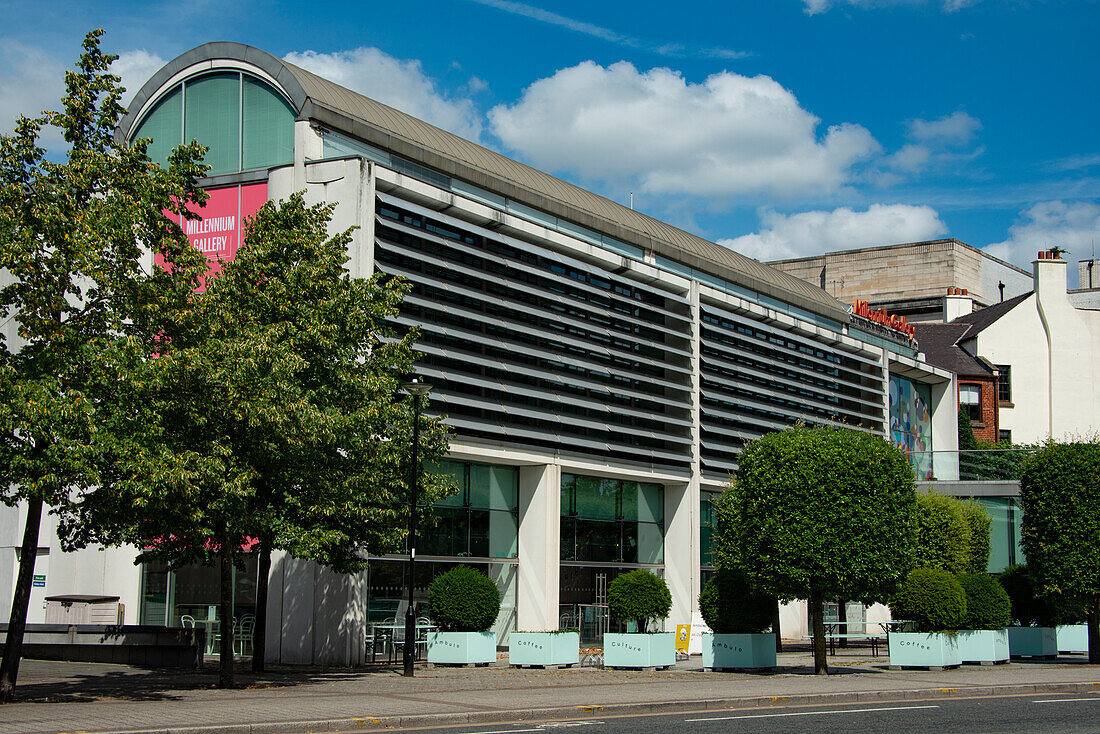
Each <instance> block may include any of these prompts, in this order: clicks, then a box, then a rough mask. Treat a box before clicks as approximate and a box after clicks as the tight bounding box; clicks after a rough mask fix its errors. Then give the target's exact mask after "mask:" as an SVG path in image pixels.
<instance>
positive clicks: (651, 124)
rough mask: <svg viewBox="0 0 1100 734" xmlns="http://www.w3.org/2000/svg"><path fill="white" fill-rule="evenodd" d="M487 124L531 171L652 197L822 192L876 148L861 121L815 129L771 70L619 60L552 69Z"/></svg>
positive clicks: (499, 108) (842, 179)
mask: <svg viewBox="0 0 1100 734" xmlns="http://www.w3.org/2000/svg"><path fill="white" fill-rule="evenodd" d="M489 120H490V126H491V130H492V132H493V133H494V134H495V135H497V137H499V138H500V139H501V141H503V143H504V144H505V145H506V146H508V147H509V148H511V149H512V150H514V151H516V152H517V153H519V154H520V155H521V156H522V157H523V158H525V159H526V160H527V161H529V162H530V163H532V164H533V165H535V166H536V167H539V168H544V169H548V170H554V171H573V172H576V173H577V174H579V175H580V176H581V177H583V178H587V179H596V180H604V181H608V180H617V181H620V182H631V183H632V185H635V184H636V185H637V186H638V187H639V190H642V191H647V192H653V193H672V192H677V193H687V194H694V195H704V196H722V195H733V194H747V193H769V194H775V195H782V196H790V195H795V194H806V193H810V194H820V193H825V192H830V191H833V190H835V189H837V188H838V187H840V186H842V185H843V184H844V183H846V182H847V181H848V180H849V179H850V178H851V177H852V172H851V168H852V166H853V165H854V164H856V163H857V162H858V161H860V160H862V159H864V158H866V157H868V156H870V155H872V154H874V153H876V152H877V151H878V150H879V145H878V143H877V142H876V141H875V140H874V138H873V137H872V136H871V134H870V133H869V132H868V131H867V130H866V129H865V128H863V127H862V126H860V125H855V124H848V123H845V124H841V125H835V126H832V127H829V128H828V130H827V131H826V132H825V134H824V135H819V134H818V130H817V128H818V123H819V122H820V121H819V120H818V118H817V117H815V116H814V115H812V114H811V113H810V112H808V111H806V110H804V109H803V108H802V107H801V105H800V104H799V102H798V100H797V99H796V98H795V96H794V95H793V94H792V93H791V92H790V91H789V90H787V89H784V88H783V87H782V86H781V85H780V84H778V83H777V82H776V81H775V80H773V79H771V78H770V77H767V76H756V77H746V76H741V75H739V74H734V73H731V72H722V73H719V74H714V75H712V76H710V77H707V79H706V80H705V81H704V82H702V83H701V84H693V83H688V82H686V81H685V80H684V78H683V76H681V74H680V73H679V72H676V71H673V70H671V69H667V68H657V69H652V70H650V71H647V72H640V71H638V70H637V69H636V68H635V67H634V66H633V65H632V64H630V63H627V62H625V61H620V62H619V63H617V64H613V65H611V66H609V67H603V66H600V65H599V64H596V63H595V62H592V61H586V62H583V63H581V64H578V65H577V66H573V67H570V68H567V69H562V70H560V71H558V72H557V73H555V74H554V75H553V76H551V77H548V78H545V79H540V80H538V81H536V82H535V83H533V84H532V85H531V86H529V87H528V88H527V89H525V90H524V92H523V96H522V97H521V98H520V99H519V100H518V101H517V102H515V103H514V104H512V105H511V106H506V105H500V106H497V107H495V108H493V109H492V110H490V112H489Z"/></svg>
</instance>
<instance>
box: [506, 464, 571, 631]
mask: <svg viewBox="0 0 1100 734" xmlns="http://www.w3.org/2000/svg"><path fill="white" fill-rule="evenodd" d="M560 548H561V467H560V466H559V465H557V464H541V465H537V466H521V467H520V469H519V583H518V586H519V589H518V598H517V599H516V627H517V629H519V630H521V631H531V632H542V631H551V630H556V629H557V628H558V598H559V590H560V586H559V584H560V581H559V578H560V570H561V560H560V559H561V550H560Z"/></svg>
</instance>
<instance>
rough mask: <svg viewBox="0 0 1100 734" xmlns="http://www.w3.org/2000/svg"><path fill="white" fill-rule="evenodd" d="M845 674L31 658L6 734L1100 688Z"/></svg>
mask: <svg viewBox="0 0 1100 734" xmlns="http://www.w3.org/2000/svg"><path fill="white" fill-rule="evenodd" d="M837 652H838V654H837V655H836V656H834V657H831V658H830V664H831V665H832V666H833V674H832V675H830V676H828V677H827V678H823V677H818V676H814V675H813V674H812V672H813V669H812V665H811V658H810V655H809V654H808V653H807V652H787V653H782V654H781V655H780V660H779V664H780V669H779V672H777V673H774V674H749V673H707V672H704V671H703V670H702V669H701V667H700V660H699V658H698V656H696V657H694V658H692V659H691V660H690V661H685V662H681V663H678V664H677V665H676V667H675V668H674V669H672V670H669V671H663V672H661V671H658V672H643V671H637V672H634V671H612V670H599V669H595V668H573V669H565V670H519V669H512V668H509V667H506V665H505V664H504V661H501V662H499V663H498V664H497V665H494V666H490V667H488V668H471V669H465V668H430V669H429V668H425V669H418V670H417V677H416V678H413V679H406V678H403V677H401V676H400V674H399V672H397V671H396V670H395V669H388V668H381V669H376V670H372V671H364V670H348V669H332V670H317V669H310V670H290V669H280V670H276V671H273V672H272V673H271V674H269V675H265V676H264V677H263V678H262V679H260V680H256V679H255V678H254V677H253V676H251V675H247V674H242V675H241V676H240V677H239V682H240V683H241V684H243V687H242V688H240V689H237V690H229V691H223V690H220V689H217V688H214V687H213V686H214V683H215V681H216V675H215V673H214V671H212V670H209V671H205V672H203V673H180V672H175V671H150V670H143V669H139V668H132V667H127V666H120V665H106V664H94V663H53V662H43V661H34V660H27V661H24V662H23V663H22V664H21V671H20V680H19V683H20V685H19V689H18V691H19V697H20V700H19V701H17V702H15V703H12V704H7V705H4V706H2V707H0V734H41V733H44V732H51V733H54V732H73V731H81V732H97V733H99V732H166V731H173V732H178V731H183V732H188V733H189V734H200V733H206V732H209V733H210V734H214V733H217V734H246V733H247V734H252V733H253V732H257V733H258V732H265V733H268V734H273V733H280V732H306V731H313V732H323V731H348V730H358V729H371V728H391V727H397V726H430V725H444V724H461V723H480V722H486V723H487V722H499V721H518V720H532V719H555V718H558V719H563V718H572V717H578V716H583V715H585V714H586V713H590V712H593V711H598V712H600V714H601V715H611V714H613V713H616V712H621V713H638V712H642V711H675V710H717V709H726V708H739V707H747V706H760V705H768V704H776V703H783V704H785V705H791V704H792V703H806V704H808V705H809V704H813V705H819V704H827V703H842V702H854V701H886V700H911V699H915V698H929V697H943V696H975V695H997V694H998V693H1002V694H1010V693H1030V692H1039V691H1045V692H1074V693H1087V694H1089V695H1098V696H1100V668H1097V667H1093V666H1089V665H1087V664H1085V658H1084V656H1082V655H1068V656H1062V657H1061V658H1059V659H1058V660H1057V661H1042V662H1012V663H1009V664H1007V665H998V666H991V667H976V666H964V667H963V668H959V669H956V670H947V671H942V672H939V671H936V672H931V671H891V670H889V667H888V659H887V658H886V657H885V656H881V657H877V658H876V657H871V656H870V655H869V653H868V651H867V650H864V649H850V650H838V651H837Z"/></svg>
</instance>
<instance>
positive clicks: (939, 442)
mask: <svg viewBox="0 0 1100 734" xmlns="http://www.w3.org/2000/svg"><path fill="white" fill-rule="evenodd" d="M930 387H931V388H932V405H930V406H929V407H930V408H931V410H932V473H933V474H934V475H935V476H936V479H940V480H955V479H958V478H959V455H958V453H957V452H958V450H959V389H958V387H957V386H956V383H955V378H954V377H952V378H951V379H950V380H945V381H943V382H934V383H932V385H930Z"/></svg>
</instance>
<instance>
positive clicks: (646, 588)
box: [607, 568, 672, 632]
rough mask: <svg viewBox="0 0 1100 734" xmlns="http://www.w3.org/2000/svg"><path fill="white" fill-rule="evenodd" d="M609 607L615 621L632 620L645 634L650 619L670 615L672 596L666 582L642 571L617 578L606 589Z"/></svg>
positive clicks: (631, 572) (638, 570)
mask: <svg viewBox="0 0 1100 734" xmlns="http://www.w3.org/2000/svg"><path fill="white" fill-rule="evenodd" d="M607 607H608V609H609V610H610V611H611V613H612V614H613V615H615V618H616V619H620V620H622V621H624V622H625V621H628V620H633V621H634V622H636V623H637V625H638V631H639V632H645V628H646V625H647V624H648V623H649V620H651V619H664V618H665V617H667V616H668V613H669V611H670V610H671V609H672V594H670V593H669V591H668V584H666V583H665V580H664V579H662V578H661V577H659V576H657V575H655V574H653V573H652V572H650V571H646V570H645V569H644V568H639V569H637V570H635V571H628V572H627V573H624V574H620V575H618V576H616V577H615V580H614V581H612V582H611V584H610V585H609V586H608V587H607Z"/></svg>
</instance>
